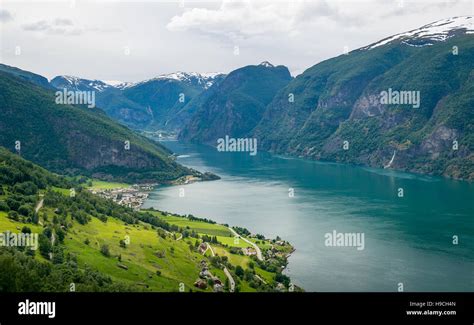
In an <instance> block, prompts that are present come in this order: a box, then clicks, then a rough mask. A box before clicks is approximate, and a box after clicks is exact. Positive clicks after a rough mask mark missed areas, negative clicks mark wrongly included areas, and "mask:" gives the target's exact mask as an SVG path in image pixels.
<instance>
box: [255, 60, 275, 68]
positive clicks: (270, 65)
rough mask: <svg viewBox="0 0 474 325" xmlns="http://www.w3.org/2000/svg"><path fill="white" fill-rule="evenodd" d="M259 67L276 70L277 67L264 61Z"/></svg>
mask: <svg viewBox="0 0 474 325" xmlns="http://www.w3.org/2000/svg"><path fill="white" fill-rule="evenodd" d="M259 65H261V66H264V67H265V68H274V67H275V66H274V65H273V64H271V63H270V62H268V61H263V62H262V63H260V64H259Z"/></svg>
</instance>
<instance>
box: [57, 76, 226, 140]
mask: <svg viewBox="0 0 474 325" xmlns="http://www.w3.org/2000/svg"><path fill="white" fill-rule="evenodd" d="M223 77H224V75H223V74H220V73H185V72H176V73H171V74H166V75H160V76H158V77H155V78H153V79H149V80H145V81H141V82H137V83H127V82H125V83H112V84H111V83H107V82H104V81H101V80H88V79H82V78H78V77H72V76H57V77H55V78H53V79H52V80H51V83H50V84H51V85H52V86H53V87H54V88H56V89H67V90H79V91H94V92H95V93H96V98H97V105H98V106H99V107H100V108H102V109H103V110H104V111H105V112H106V113H107V115H109V116H110V117H112V118H114V119H116V120H117V121H119V122H120V123H122V124H124V125H127V126H129V127H131V128H133V129H140V130H143V129H146V130H158V129H160V130H167V131H174V130H176V129H177V128H178V127H179V125H180V123H179V122H177V121H180V120H181V119H184V120H186V119H187V115H188V113H187V111H188V109H187V107H186V106H187V105H188V104H190V103H191V101H192V99H193V98H194V97H196V96H197V95H199V94H201V93H202V92H203V91H205V90H206V89H208V88H210V87H211V86H212V85H213V84H215V83H218V82H219V81H220V80H222V79H223Z"/></svg>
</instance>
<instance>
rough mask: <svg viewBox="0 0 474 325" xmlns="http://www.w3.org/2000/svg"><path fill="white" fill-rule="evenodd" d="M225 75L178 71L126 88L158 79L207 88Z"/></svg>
mask: <svg viewBox="0 0 474 325" xmlns="http://www.w3.org/2000/svg"><path fill="white" fill-rule="evenodd" d="M224 75H225V74H223V73H220V72H208V73H198V72H181V71H178V72H174V73H168V74H163V75H159V76H157V77H155V78H152V79H148V80H144V81H141V82H138V83H135V84H131V85H128V86H127V87H126V88H130V87H133V86H138V85H142V84H144V83H148V82H152V81H157V80H169V81H179V82H184V83H187V84H192V85H199V86H201V87H204V89H207V88H209V87H211V86H212V85H213V84H214V82H215V80H216V78H222V77H223V76H224Z"/></svg>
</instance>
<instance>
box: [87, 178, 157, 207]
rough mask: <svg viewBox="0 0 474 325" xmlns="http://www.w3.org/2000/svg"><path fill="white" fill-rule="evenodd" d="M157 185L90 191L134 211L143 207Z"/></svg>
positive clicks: (93, 189)
mask: <svg viewBox="0 0 474 325" xmlns="http://www.w3.org/2000/svg"><path fill="white" fill-rule="evenodd" d="M155 186H156V184H134V185H132V186H130V187H126V188H122V187H120V188H112V189H97V188H92V189H90V191H91V193H93V194H97V195H99V196H101V197H103V198H106V199H110V200H112V201H114V202H115V203H117V204H120V205H123V206H127V207H129V208H132V209H134V210H137V211H138V210H140V208H141V206H142V205H143V203H144V202H145V200H146V199H147V198H148V194H149V192H150V191H152V190H153V188H154V187H155Z"/></svg>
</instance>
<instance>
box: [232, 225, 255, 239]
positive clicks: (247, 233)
mask: <svg viewBox="0 0 474 325" xmlns="http://www.w3.org/2000/svg"><path fill="white" fill-rule="evenodd" d="M232 229H234V230H235V232H236V233H238V234H239V235H240V236H244V237H245V236H250V235H251V233H250V231H249V230H248V229H247V228H243V227H232Z"/></svg>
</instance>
